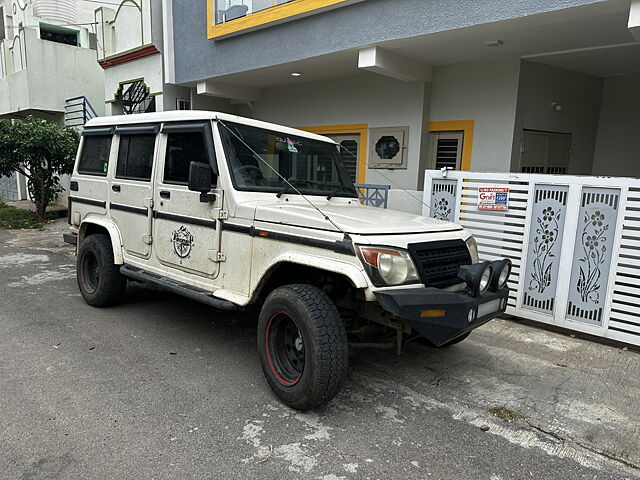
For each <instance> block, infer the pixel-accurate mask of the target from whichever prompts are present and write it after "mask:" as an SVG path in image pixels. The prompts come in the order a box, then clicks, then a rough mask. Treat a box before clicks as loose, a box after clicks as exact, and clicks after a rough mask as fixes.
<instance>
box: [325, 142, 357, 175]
mask: <svg viewBox="0 0 640 480" xmlns="http://www.w3.org/2000/svg"><path fill="white" fill-rule="evenodd" d="M328 137H329V138H330V139H332V140H333V141H335V142H336V143H337V144H338V145H340V159H341V160H342V163H343V165H344V167H345V169H346V170H347V173H348V174H349V177H351V180H352V181H353V183H358V168H359V165H358V164H359V162H358V159H359V158H360V157H359V155H360V135H359V134H347V135H328Z"/></svg>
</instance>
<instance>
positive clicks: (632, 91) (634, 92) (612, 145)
mask: <svg viewBox="0 0 640 480" xmlns="http://www.w3.org/2000/svg"><path fill="white" fill-rule="evenodd" d="M593 174H594V175H613V176H615V175H621V176H627V177H640V74H635V75H626V76H621V77H610V78H607V79H605V81H604V91H603V94H602V108H601V110H600V122H599V124H598V138H597V141H596V153H595V158H594V161H593Z"/></svg>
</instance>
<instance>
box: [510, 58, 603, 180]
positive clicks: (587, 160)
mask: <svg viewBox="0 0 640 480" xmlns="http://www.w3.org/2000/svg"><path fill="white" fill-rule="evenodd" d="M601 98H602V79H601V78H599V77H593V76H591V75H585V74H583V73H578V72H573V71H570V70H564V69H561V68H556V67H551V66H548V65H543V64H540V63H532V62H526V61H523V62H522V68H521V70H520V85H519V88H518V109H517V112H516V122H515V130H514V136H513V155H512V168H513V170H514V171H519V165H520V142H521V139H522V130H523V129H528V130H544V131H548V132H558V133H570V134H571V156H570V157H569V168H568V173H570V174H576V175H589V174H591V167H592V164H593V154H594V147H595V140H596V134H597V129H598V117H599V114H600V101H601ZM552 102H557V103H559V104H560V105H561V106H562V110H561V111H556V110H554V109H553V108H552V106H551V103H552Z"/></svg>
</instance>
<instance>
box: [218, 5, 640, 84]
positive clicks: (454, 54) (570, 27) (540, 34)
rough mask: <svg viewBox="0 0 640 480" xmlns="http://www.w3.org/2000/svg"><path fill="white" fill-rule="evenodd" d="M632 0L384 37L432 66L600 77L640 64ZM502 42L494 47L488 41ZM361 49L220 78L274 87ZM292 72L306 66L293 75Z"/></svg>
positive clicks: (347, 59) (329, 73)
mask: <svg viewBox="0 0 640 480" xmlns="http://www.w3.org/2000/svg"><path fill="white" fill-rule="evenodd" d="M629 6H630V0H608V1H605V2H599V3H595V4H591V5H588V6H584V7H579V8H571V9H565V10H559V11H555V12H552V13H546V14H542V15H534V16H529V17H522V18H518V19H515V20H509V21H504V22H496V23H490V24H484V25H475V26H471V27H468V28H463V29H459V30H451V31H444V32H440V33H436V34H431V35H425V36H421V37H413V38H407V39H402V40H397V41H393V42H386V43H382V44H379V45H378V46H380V47H383V48H384V49H385V50H387V51H389V52H391V53H397V54H398V55H402V56H403V57H404V58H406V59H412V60H415V61H416V62H420V63H422V64H423V65H425V66H427V65H428V66H435V67H437V66H443V65H454V64H460V63H471V62H473V63H477V62H489V61H495V60H501V59H508V58H525V59H527V60H529V61H534V62H540V63H546V64H549V65H553V66H556V67H560V68H566V69H570V70H576V71H579V72H583V73H587V74H589V75H596V76H610V75H619V74H625V73H632V72H636V71H640V44H637V43H635V44H634V42H635V39H634V37H633V36H632V35H631V33H630V32H629V30H628V28H627V22H628V18H629ZM495 40H500V41H501V42H502V44H501V45H500V46H496V47H488V46H486V45H485V43H486V42H490V41H495ZM358 50H359V49H353V50H348V51H342V52H336V53H333V54H329V55H324V56H320V57H314V58H310V59H306V60H302V61H298V62H292V63H287V64H281V65H276V66H273V67H268V68H262V69H257V70H252V71H245V72H240V73H236V74H232V75H226V76H221V77H216V78H215V79H212V80H215V81H216V82H218V81H219V82H233V83H234V84H238V85H246V86H252V87H259V88H265V87H272V86H282V85H288V84H297V83H302V82H304V83H306V82H317V81H323V80H327V79H330V78H339V77H346V76H354V75H363V76H364V75H372V73H369V72H363V71H361V70H358ZM292 72H302V74H303V75H302V76H299V77H293V76H291V73H292Z"/></svg>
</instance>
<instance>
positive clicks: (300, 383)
mask: <svg viewBox="0 0 640 480" xmlns="http://www.w3.org/2000/svg"><path fill="white" fill-rule="evenodd" d="M258 354H259V355H260V363H261V365H262V371H263V372H264V375H265V377H266V379H267V383H268V384H269V386H270V387H271V390H273V392H274V393H275V394H276V396H277V397H278V398H279V399H280V400H281V401H282V402H283V403H285V404H286V405H288V406H290V407H291V408H295V409H296V410H303V411H304V410H309V409H312V408H316V407H318V406H320V405H322V404H325V403H327V402H328V401H330V400H331V399H332V398H333V397H334V396H335V395H336V394H337V393H338V391H339V390H340V388H341V387H342V384H343V383H344V380H345V378H346V376H347V370H348V363H349V355H348V344H347V334H346V331H345V327H344V322H343V320H342V317H341V316H340V314H339V313H338V309H337V308H336V306H335V305H334V303H333V302H332V301H331V299H330V298H329V296H328V295H327V294H326V293H324V292H323V291H322V290H320V289H319V288H316V287H314V286H311V285H286V286H284V287H280V288H277V289H275V290H274V291H273V292H271V294H270V295H269V296H268V297H267V300H266V301H265V303H264V305H263V307H262V310H261V312H260V319H259V321H258Z"/></svg>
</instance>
